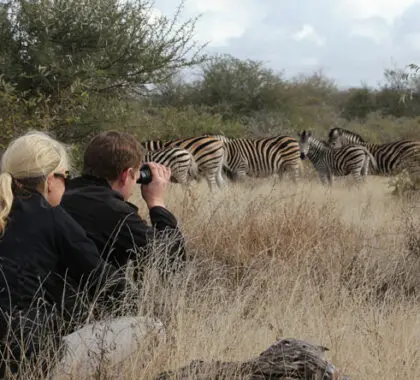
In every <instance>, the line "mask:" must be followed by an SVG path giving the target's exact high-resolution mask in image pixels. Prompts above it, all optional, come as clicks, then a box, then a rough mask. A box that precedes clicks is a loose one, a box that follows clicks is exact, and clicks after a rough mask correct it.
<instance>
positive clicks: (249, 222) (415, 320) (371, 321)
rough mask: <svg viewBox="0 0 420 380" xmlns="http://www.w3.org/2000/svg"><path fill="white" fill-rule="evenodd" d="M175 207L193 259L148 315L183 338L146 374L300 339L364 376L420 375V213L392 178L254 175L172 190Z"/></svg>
mask: <svg viewBox="0 0 420 380" xmlns="http://www.w3.org/2000/svg"><path fill="white" fill-rule="evenodd" d="M340 182H342V183H340ZM139 204H140V206H141V207H144V206H143V204H142V203H141V202H140V203H139ZM167 205H168V207H169V209H170V210H172V211H173V212H174V213H175V215H177V216H178V218H179V221H180V223H181V225H182V229H183V231H184V233H185V235H186V237H187V240H188V248H189V253H190V255H191V256H192V257H193V261H192V264H191V266H190V268H189V269H188V274H187V275H185V276H180V277H179V278H177V279H174V281H175V283H176V285H170V284H166V285H165V284H160V285H159V286H157V285H152V284H151V283H149V291H152V289H154V290H153V291H154V292H155V291H156V286H157V287H158V288H159V293H158V297H156V298H155V296H156V294H155V293H153V294H150V297H147V294H146V295H145V296H146V297H145V310H148V309H150V307H151V306H152V305H153V307H154V310H155V311H156V312H157V313H160V316H161V317H162V318H163V320H164V322H165V323H166V325H167V333H168V335H169V336H170V337H172V339H173V340H172V342H173V345H172V346H171V345H167V346H164V347H161V349H160V354H159V355H157V356H156V359H155V360H154V361H152V363H151V364H150V365H149V368H148V369H147V371H145V372H144V373H142V374H141V375H140V374H139V373H138V372H137V375H136V376H140V377H142V378H153V375H155V374H157V373H158V372H159V371H161V370H165V369H169V368H176V367H179V366H181V365H184V364H186V363H187V362H188V361H190V360H192V359H198V358H199V359H206V360H210V359H220V360H241V359H248V358H250V357H252V356H256V355H258V354H259V353H260V352H262V351H263V350H264V349H265V348H267V347H268V346H269V345H270V344H271V343H273V342H274V340H275V339H276V338H280V337H282V338H285V337H294V338H298V339H306V340H309V341H311V342H313V343H316V344H322V345H325V346H327V347H329V348H330V350H331V351H330V352H329V355H327V356H328V357H329V358H330V359H331V361H332V362H333V363H334V364H335V365H337V366H339V367H342V368H344V369H345V370H346V372H347V373H348V374H350V375H351V376H352V378H355V379H384V378H387V379H397V378H398V379H400V378H413V379H414V378H420V362H419V359H418V356H417V342H418V339H419V338H420V319H419V317H418V316H419V315H420V306H419V305H418V294H419V293H418V292H419V290H420V281H419V279H418V273H419V269H420V265H419V260H418V258H419V251H418V246H417V251H416V245H415V244H414V245H413V239H414V241H417V243H418V242H419V240H418V239H417V240H415V238H416V237H418V236H419V232H420V229H419V222H420V215H419V214H420V213H419V212H418V203H416V202H415V201H413V200H412V201H407V200H403V199H399V198H396V197H392V196H391V195H390V189H389V188H388V187H387V181H386V180H384V179H380V178H374V177H369V179H368V182H367V183H366V185H365V186H364V187H363V188H361V189H355V188H351V187H348V185H347V183H346V182H345V181H338V182H337V183H336V186H335V188H334V189H333V190H332V191H326V190H325V188H324V187H322V186H320V185H319V184H318V183H317V182H315V183H314V182H311V181H306V182H304V183H302V184H301V185H300V186H298V187H294V186H293V185H292V184H291V183H289V182H283V183H274V182H273V180H260V181H252V180H249V181H247V182H246V183H244V184H241V185H235V186H230V187H229V188H227V189H225V191H222V192H219V193H217V194H215V195H210V193H209V192H208V190H207V188H206V186H205V184H193V185H192V186H191V189H190V191H186V190H185V189H183V188H181V187H180V186H177V185H173V186H172V188H171V192H170V196H169V197H168V201H167ZM416 207H417V210H416ZM144 215H147V212H146V210H145V209H144ZM410 242H411V243H410ZM413 247H414V248H413ZM159 298H160V299H159ZM162 301H164V302H162ZM159 303H160V307H158V309H156V305H157V304H159ZM164 305H165V306H164ZM168 305H169V306H168Z"/></svg>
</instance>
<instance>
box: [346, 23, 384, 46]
mask: <svg viewBox="0 0 420 380" xmlns="http://www.w3.org/2000/svg"><path fill="white" fill-rule="evenodd" d="M350 36H359V37H365V38H368V39H370V40H372V41H374V42H376V43H377V44H379V43H386V42H387V41H388V40H389V39H390V37H391V33H390V29H389V27H387V25H386V24H384V23H379V22H374V20H372V19H367V20H361V21H358V22H355V23H354V24H353V25H352V26H351V27H350Z"/></svg>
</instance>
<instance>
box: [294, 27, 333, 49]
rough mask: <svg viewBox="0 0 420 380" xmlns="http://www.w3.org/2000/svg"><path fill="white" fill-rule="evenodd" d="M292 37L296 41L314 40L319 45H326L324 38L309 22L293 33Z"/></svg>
mask: <svg viewBox="0 0 420 380" xmlns="http://www.w3.org/2000/svg"><path fill="white" fill-rule="evenodd" d="M292 38H293V39H295V40H296V41H301V40H308V41H312V42H314V43H315V44H316V45H319V46H323V45H325V41H324V39H323V38H322V37H321V36H320V35H319V34H318V33H317V32H316V31H315V29H314V27H313V26H312V25H309V24H304V25H303V26H302V27H301V28H300V30H299V31H298V32H296V33H294V34H293V35H292Z"/></svg>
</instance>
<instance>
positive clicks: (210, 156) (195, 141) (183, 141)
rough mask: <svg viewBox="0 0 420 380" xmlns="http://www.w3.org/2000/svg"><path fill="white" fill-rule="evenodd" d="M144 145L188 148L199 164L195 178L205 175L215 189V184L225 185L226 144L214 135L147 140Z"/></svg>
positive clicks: (211, 187)
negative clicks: (223, 172)
mask: <svg viewBox="0 0 420 380" xmlns="http://www.w3.org/2000/svg"><path fill="white" fill-rule="evenodd" d="M142 146H143V147H144V148H145V149H146V150H150V151H153V150H157V149H162V148H168V147H178V148H182V149H186V150H188V151H189V152H190V153H191V154H192V156H193V158H194V160H195V162H196V164H197V169H198V170H197V172H198V174H197V176H195V179H197V180H200V177H205V178H206V180H207V183H208V185H209V187H210V189H214V188H215V185H217V186H218V187H219V188H220V187H223V186H224V185H225V181H224V179H223V175H222V171H223V162H224V156H225V146H224V143H223V142H222V141H220V140H218V139H216V138H214V137H211V136H196V137H188V138H179V139H176V140H169V141H162V140H147V141H145V142H143V143H142Z"/></svg>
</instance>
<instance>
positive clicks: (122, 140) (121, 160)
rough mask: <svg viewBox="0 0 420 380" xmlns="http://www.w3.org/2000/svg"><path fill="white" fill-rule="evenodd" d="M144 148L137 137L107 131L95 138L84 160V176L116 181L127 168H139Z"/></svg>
mask: <svg viewBox="0 0 420 380" xmlns="http://www.w3.org/2000/svg"><path fill="white" fill-rule="evenodd" d="M142 156H143V148H142V147H141V145H140V143H139V141H137V139H136V137H135V136H133V135H132V134H130V133H127V132H120V131H106V132H102V133H100V134H99V135H97V136H95V137H94V138H93V139H92V140H91V141H90V143H89V145H88V146H87V148H86V150H85V154H84V158H83V171H82V173H83V174H84V175H92V176H95V177H99V178H105V179H107V180H110V181H113V180H116V179H117V178H118V177H119V176H120V174H121V173H122V172H123V171H124V170H125V169H127V168H130V167H133V168H139V167H140V164H141V160H142Z"/></svg>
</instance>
